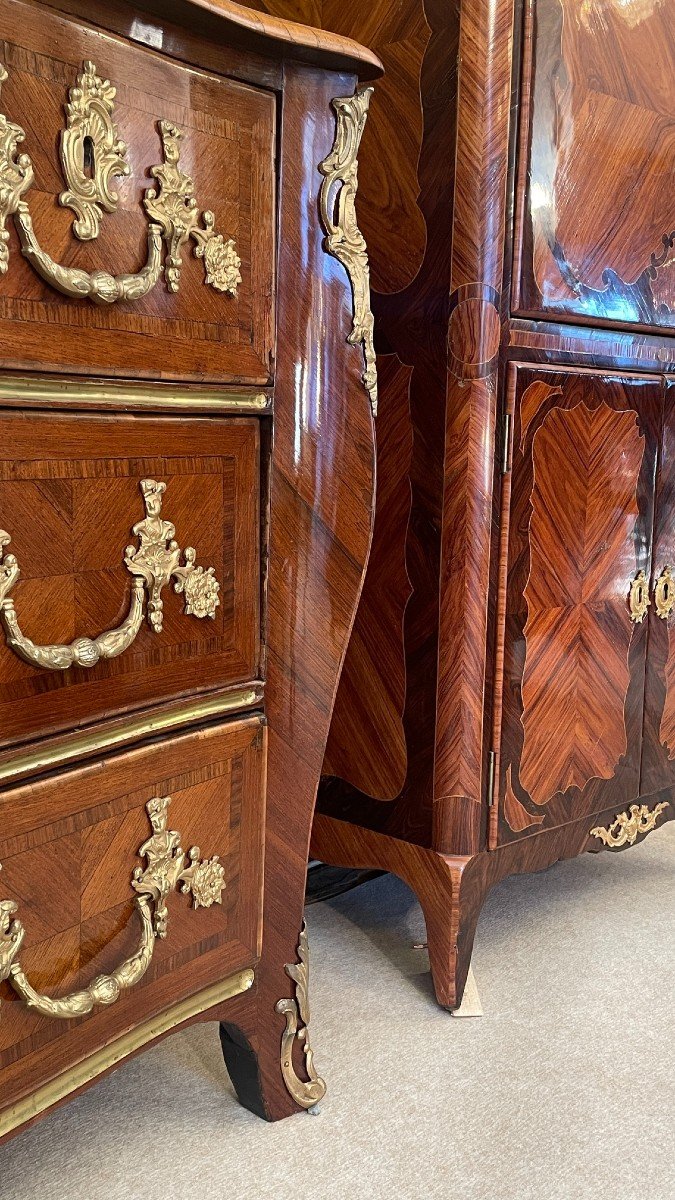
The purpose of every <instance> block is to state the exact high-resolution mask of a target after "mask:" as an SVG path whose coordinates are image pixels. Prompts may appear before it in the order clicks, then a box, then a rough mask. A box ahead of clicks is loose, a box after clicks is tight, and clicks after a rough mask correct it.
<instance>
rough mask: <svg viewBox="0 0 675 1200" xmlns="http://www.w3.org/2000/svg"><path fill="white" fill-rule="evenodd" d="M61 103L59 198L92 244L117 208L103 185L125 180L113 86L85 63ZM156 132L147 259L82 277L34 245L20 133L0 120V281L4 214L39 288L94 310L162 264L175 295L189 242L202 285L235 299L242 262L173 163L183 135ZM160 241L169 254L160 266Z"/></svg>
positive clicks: (29, 168) (137, 287)
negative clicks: (159, 147) (158, 153)
mask: <svg viewBox="0 0 675 1200" xmlns="http://www.w3.org/2000/svg"><path fill="white" fill-rule="evenodd" d="M6 79H7V71H6V70H5V68H4V67H3V66H2V64H0V88H1V85H2V83H4V81H5V80H6ZM69 97H70V98H69V102H68V104H67V105H66V116H67V126H66V128H65V129H64V130H63V132H62V135H61V146H60V155H61V165H62V168H63V173H64V177H65V180H66V183H67V188H66V190H65V191H64V192H62V193H61V196H60V201H61V203H62V204H63V205H66V206H68V207H69V208H72V209H73V211H74V212H75V214H76V218H77V219H76V221H75V223H74V226H73V228H74V232H75V234H76V236H77V237H79V238H80V239H83V240H90V239H92V238H96V237H97V236H98V232H99V227H100V222H101V217H102V215H103V213H104V212H114V211H115V209H116V207H117V204H118V196H117V194H116V193H115V192H114V191H113V190H112V188H111V180H112V179H113V178H114V177H115V176H121V175H125V174H128V173H129V168H128V164H127V163H126V160H125V154H126V146H125V145H124V143H123V142H122V141H120V139H119V138H118V136H117V130H116V128H115V125H114V123H113V119H112V115H113V100H114V97H115V88H114V87H113V86H112V84H111V83H110V81H109V80H108V79H103V78H102V77H101V76H100V75H99V74H98V72H97V68H96V66H95V64H94V63H93V62H90V61H87V62H85V64H84V69H83V71H82V72H81V74H80V75H79V76H78V80H77V85H76V86H75V87H73V88H71V89H70V93H69ZM159 129H160V135H161V138H162V144H163V147H164V157H165V161H164V163H163V164H162V165H161V166H157V167H153V168H152V170H151V174H152V175H153V176H154V177H155V179H156V180H157V183H158V189H156V188H150V189H148V191H147V192H146V195H145V201H144V205H145V209H146V212H147V214H148V216H149V217H150V218H151V220H150V223H149V225H148V257H147V262H146V265H145V266H144V267H142V268H141V270H139V271H137V272H132V273H122V274H112V273H110V272H109V271H106V270H103V269H100V270H96V271H83V270H80V269H79V268H77V267H66V266H62V265H61V264H60V263H57V262H55V260H54V259H53V258H52V257H51V255H50V254H48V252H47V251H46V250H45V249H44V248H43V247H42V246H41V245H40V242H39V240H38V236H37V233H36V232H35V228H34V226H33V218H32V215H31V212H30V208H29V205H28V201H27V200H26V199H25V196H26V195H27V193H28V192H29V190H30V188H31V186H32V184H33V181H34V179H33V165H32V163H31V160H30V158H29V156H28V155H27V154H25V153H21V154H20V153H19V151H18V147H19V145H20V144H21V142H23V141H25V137H26V135H25V132H24V130H23V129H22V127H21V126H20V125H15V124H13V123H12V122H10V121H8V120H7V118H6V117H5V116H4V114H2V113H0V274H2V273H4V272H6V271H7V268H8V264H9V250H8V240H9V234H8V231H7V230H6V228H5V224H6V222H7V220H8V218H9V217H12V218H13V220H14V224H15V226H16V230H17V234H18V237H19V241H20V243H21V250H22V253H23V254H24V256H25V257H26V259H27V260H28V262H29V263H30V264H31V266H32V267H33V268H34V270H35V271H36V272H37V273H38V275H40V276H41V277H42V279H44V280H45V282H46V283H48V284H49V285H50V286H51V287H53V288H55V289H56V291H58V292H61V293H62V294H63V295H65V296H70V297H71V298H73V299H89V300H93V301H94V302H95V303H96V304H114V303H116V302H118V301H121V300H123V301H133V300H140V299H142V297H143V296H146V295H147V294H148V292H150V291H152V289H153V288H154V287H155V286H156V284H157V283H158V282H159V280H160V278H161V276H162V270H163V267H164V275H165V279H166V283H167V287H168V289H169V291H172V292H176V291H178V288H179V283H180V268H181V265H182V259H181V256H180V249H181V246H182V245H183V243H184V242H185V241H186V240H187V239H188V238H189V237H192V239H193V241H194V242H195V254H196V256H197V257H198V258H201V259H203V261H204V269H205V278H206V282H207V284H210V286H211V287H213V288H215V289H216V290H217V291H220V292H228V293H229V294H230V295H231V296H235V295H236V292H237V287H238V285H239V283H240V282H241V273H240V271H239V268H240V266H241V260H240V259H239V256H238V254H237V252H236V248H235V243H234V240H233V239H232V238H229V239H228V240H227V241H226V240H225V239H224V237H223V235H222V234H221V233H217V232H216V228H215V216H214V214H213V213H212V212H210V211H208V210H207V211H205V212H203V213H201V214H200V213H199V211H198V208H197V201H196V199H195V197H194V194H193V192H194V187H193V183H192V180H191V178H190V176H189V175H186V174H185V173H184V172H183V171H181V170H180V168H179V166H178V160H179V157H180V150H179V142H180V139H181V138H182V137H183V136H184V134H183V132H182V131H181V130H180V129H178V128H177V127H176V126H175V125H172V124H171V123H170V122H168V121H160V122H159ZM163 241H164V242H165V243H166V247H167V260H166V263H165V264H163V263H162V242H163Z"/></svg>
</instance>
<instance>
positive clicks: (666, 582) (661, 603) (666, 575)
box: [654, 567, 675, 621]
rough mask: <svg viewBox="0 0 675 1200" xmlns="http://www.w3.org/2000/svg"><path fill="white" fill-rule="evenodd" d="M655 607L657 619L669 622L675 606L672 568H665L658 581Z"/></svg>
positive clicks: (655, 590)
mask: <svg viewBox="0 0 675 1200" xmlns="http://www.w3.org/2000/svg"><path fill="white" fill-rule="evenodd" d="M654 605H655V607H656V615H657V617H660V618H661V620H662V621H667V620H668V617H669V616H670V614H671V612H672V610H673V606H675V579H673V575H672V571H671V569H670V567H664V568H663V570H662V572H661V574H660V575H659V577H658V579H657V581H656V586H655V588H654Z"/></svg>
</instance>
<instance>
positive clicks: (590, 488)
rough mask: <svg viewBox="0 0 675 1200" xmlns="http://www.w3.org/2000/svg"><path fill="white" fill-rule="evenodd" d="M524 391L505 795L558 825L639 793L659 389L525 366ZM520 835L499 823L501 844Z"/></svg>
mask: <svg viewBox="0 0 675 1200" xmlns="http://www.w3.org/2000/svg"><path fill="white" fill-rule="evenodd" d="M542 384H545V385H546V386H545V387H542ZM532 388H534V389H535V393H534V394H535V395H536V397H537V398H538V400H539V406H538V408H537V410H536V411H535V409H534V401H533V398H532V397H533V392H532V391H531V389H532ZM515 396H516V409H515V420H514V429H513V447H514V448H513V457H512V468H511V471H512V481H511V506H510V516H509V524H508V527H507V528H504V531H503V539H505V540H506V542H508V547H509V549H508V574H507V581H506V591H505V607H504V630H505V634H504V636H505V642H504V682H503V688H502V689H501V692H500V696H501V697H502V698H503V703H502V708H501V715H499V712H498V710H497V709H496V708H495V713H494V716H493V725H495V723H496V726H495V727H496V729H497V730H499V731H500V740H499V783H498V787H499V793H500V795H507V794H509V792H510V794H511V795H513V796H515V798H516V799H517V800H518V801H519V803H520V804H521V805H522V806H523V807H524V809H525V811H526V812H529V813H530V815H531V816H535V815H536V813H537V808H540V807H541V806H546V820H545V824H546V826H549V825H555V824H558V823H559V822H562V821H565V820H569V819H572V818H574V817H576V816H582V815H583V814H584V813H587V812H594V811H595V810H596V809H598V808H601V807H604V805H605V803H606V802H607V799H606V797H607V794H608V793H607V789H608V788H611V794H612V795H613V796H615V797H616V801H617V804H618V805H619V807H621V806H622V805H621V803H620V801H621V802H623V801H626V802H628V801H630V800H632V799H635V798H636V797H637V796H638V795H639V789H640V754H641V740H642V709H643V689H644V678H645V674H644V673H645V660H646V651H647V628H648V627H647V622H644V623H643V624H642V625H637V626H633V625H632V624H631V621H630V614H629V609H628V603H627V597H628V591H629V587H630V581H631V580H632V579H633V578H634V576H635V574H636V572H637V571H638V570H640V569H643V570H645V573H646V574H648V573H649V566H650V557H651V536H652V521H653V514H654V480H655V473H656V455H657V447H658V435H659V424H660V419H661V406H662V390H661V386H660V382H659V380H658V379H649V378H646V379H644V380H640V379H638V378H636V377H632V378H625V379H624V378H620V377H616V376H614V377H612V376H609V375H600V374H595V375H594V374H592V373H590V372H573V371H570V372H566V373H560V372H547V371H545V370H543V369H541V368H539V369H527V368H523V367H518V368H516V384H515ZM521 414H524V415H525V417H526V418H527V421H528V427H527V430H526V432H525V434H524V435H523V432H522V429H521V424H520V417H521ZM503 544H504V542H503ZM502 552H503V551H502ZM493 736H494V735H493ZM509 767H511V773H510V774H509V775H508V778H507V772H508V769H509ZM510 804H511V809H512V810H513V801H512V800H511V801H510ZM533 805H534V807H533ZM518 824H519V825H520V830H518V831H516V833H520V832H522V830H523V829H524V828H525V827H526V826H525V824H524V819H523V817H522V815H521V817H520V819H519V820H518ZM513 836H514V828H513V826H512V825H511V823H510V822H508V821H507V822H506V823H504V822H502V826H501V833H500V837H501V839H502V840H507V841H508V840H510V839H511V838H512V837H513Z"/></svg>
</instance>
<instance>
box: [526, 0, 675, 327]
mask: <svg viewBox="0 0 675 1200" xmlns="http://www.w3.org/2000/svg"><path fill="white" fill-rule="evenodd" d="M635 16H636V14H635V12H634V6H624V5H620V4H615V3H614V2H613V0H590V2H589V3H586V4H583V5H581V6H580V5H579V4H577V3H576V0H538V2H537V3H536V5H535V4H534V0H528V2H527V4H526V58H525V78H526V87H527V99H528V102H529V106H530V113H529V134H528V133H527V129H528V125H527V122H526V123H525V126H524V144H523V146H522V153H523V161H522V166H521V177H520V186H521V188H522V189H523V193H524V194H523V203H522V206H521V211H520V218H519V219H520V222H521V229H520V231H519V234H518V250H519V253H522V260H521V271H522V277H521V280H520V284H519V287H518V291H517V295H516V308H517V310H519V311H524V312H531V313H535V312H536V313H542V314H546V313H554V312H558V313H567V314H573V315H575V316H580V317H584V318H587V319H593V320H598V319H600V320H603V321H611V322H613V323H617V322H619V323H626V322H629V323H635V324H639V325H645V326H656V327H658V326H662V327H666V328H671V327H672V326H673V324H674V323H675V312H674V309H675V271H674V269H673V266H674V264H675V251H674V246H675V238H674V237H673V231H674V230H675V208H674V207H673V203H672V197H671V189H670V187H669V184H668V179H669V175H670V169H671V164H672V159H673V154H674V153H675V121H674V120H673V105H672V96H671V94H670V90H669V89H670V83H669V81H670V80H671V79H672V75H673V69H674V67H675V46H674V45H673V39H672V27H671V25H670V12H669V8H668V5H667V4H661V3H660V2H657V3H648V4H647V5H641V6H640V14H639V19H635Z"/></svg>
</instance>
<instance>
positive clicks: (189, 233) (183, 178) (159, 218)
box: [144, 121, 241, 296]
mask: <svg viewBox="0 0 675 1200" xmlns="http://www.w3.org/2000/svg"><path fill="white" fill-rule="evenodd" d="M159 132H160V136H161V139H162V147H163V149H164V162H163V163H160V165H159V166H156V167H152V168H151V169H150V174H151V175H152V176H153V178H154V179H156V180H157V187H156V188H154V187H153V188H149V189H148V191H147V192H146V193H145V201H144V203H145V209H146V212H147V213H148V216H149V217H150V218H151V220H153V221H156V222H157V223H158V224H159V225H160V226H161V228H162V233H163V235H164V241H165V243H166V248H167V256H166V265H165V278H166V285H167V287H168V289H169V291H170V292H177V291H178V288H179V286H180V273H181V267H182V266H183V259H182V257H181V250H182V248H183V246H184V245H185V243H186V242H187V241H188V239H189V238H192V239H193V241H194V242H195V254H196V256H197V257H198V258H202V259H203V260H204V267H205V272H206V282H207V283H208V284H210V285H211V287H213V288H215V289H216V290H217V291H220V292H229V293H230V295H231V296H236V294H237V288H238V286H239V284H240V283H241V272H240V270H239V268H240V266H241V259H240V258H239V255H238V254H237V252H236V249H235V245H234V241H233V239H232V238H230V239H229V240H228V241H225V239H224V238H223V235H222V234H221V233H216V229H215V217H214V215H213V213H212V212H210V211H208V210H207V211H206V212H204V213H201V214H200V212H199V207H198V204H197V200H196V197H195V194H194V184H193V182H192V179H191V177H190V176H189V175H187V174H186V173H185V171H183V170H182V169H181V166H180V143H181V140H182V138H183V136H184V135H183V131H182V130H181V129H179V128H178V126H177V125H172V124H171V122H170V121H160V122H159ZM200 221H201V222H203V224H200Z"/></svg>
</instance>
